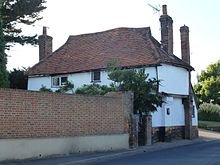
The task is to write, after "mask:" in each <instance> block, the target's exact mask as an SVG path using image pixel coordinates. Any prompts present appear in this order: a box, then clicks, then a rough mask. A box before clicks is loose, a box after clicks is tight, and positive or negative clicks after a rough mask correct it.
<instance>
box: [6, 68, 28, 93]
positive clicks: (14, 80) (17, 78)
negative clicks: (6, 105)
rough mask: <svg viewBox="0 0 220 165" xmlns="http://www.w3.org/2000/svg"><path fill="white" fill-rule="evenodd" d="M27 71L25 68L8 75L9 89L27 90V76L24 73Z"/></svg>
mask: <svg viewBox="0 0 220 165" xmlns="http://www.w3.org/2000/svg"><path fill="white" fill-rule="evenodd" d="M26 71H27V69H26V68H22V69H15V68H14V69H13V71H11V72H10V73H9V81H10V88H15V89H27V79H28V77H27V75H25V72H26Z"/></svg>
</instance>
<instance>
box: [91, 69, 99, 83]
mask: <svg viewBox="0 0 220 165" xmlns="http://www.w3.org/2000/svg"><path fill="white" fill-rule="evenodd" d="M91 82H101V72H100V71H94V72H92V73H91Z"/></svg>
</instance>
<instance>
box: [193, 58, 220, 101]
mask: <svg viewBox="0 0 220 165" xmlns="http://www.w3.org/2000/svg"><path fill="white" fill-rule="evenodd" d="M198 82H199V83H198V84H196V85H195V86H194V90H195V93H196V95H197V97H198V98H199V102H200V103H202V102H207V103H215V104H220V61H218V62H216V63H214V64H210V65H209V66H208V67H207V69H206V70H205V71H202V72H201V75H200V76H199V79H198Z"/></svg>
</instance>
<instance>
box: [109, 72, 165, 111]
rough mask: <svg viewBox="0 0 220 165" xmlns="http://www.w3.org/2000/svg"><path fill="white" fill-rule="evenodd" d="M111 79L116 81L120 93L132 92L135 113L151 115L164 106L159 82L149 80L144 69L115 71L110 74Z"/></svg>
mask: <svg viewBox="0 0 220 165" xmlns="http://www.w3.org/2000/svg"><path fill="white" fill-rule="evenodd" d="M109 79H110V80H112V81H114V85H115V87H116V88H117V89H118V90H119V91H132V92H133V93H134V111H135V113H142V112H144V113H147V114H148V113H149V112H154V111H156V110H157V107H158V106H162V103H163V100H162V98H163V97H162V95H161V94H160V93H159V92H158V87H159V81H158V80H156V79H148V75H146V74H145V70H144V69H139V70H131V69H130V70H121V69H114V70H113V71H111V72H110V73H109Z"/></svg>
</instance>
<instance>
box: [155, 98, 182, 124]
mask: <svg viewBox="0 0 220 165" xmlns="http://www.w3.org/2000/svg"><path fill="white" fill-rule="evenodd" d="M165 101H166V103H164V104H163V106H162V107H159V108H158V110H157V111H156V112H154V113H152V126H153V127H164V126H167V127H168V126H184V125H185V113H184V106H183V104H182V99H181V98H173V97H167V98H166V99H165ZM167 108H169V109H170V114H169V115H168V114H167V111H166V109H167Z"/></svg>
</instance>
